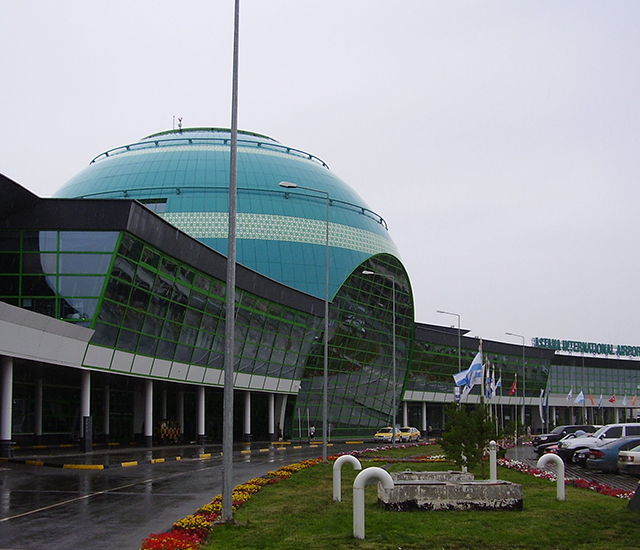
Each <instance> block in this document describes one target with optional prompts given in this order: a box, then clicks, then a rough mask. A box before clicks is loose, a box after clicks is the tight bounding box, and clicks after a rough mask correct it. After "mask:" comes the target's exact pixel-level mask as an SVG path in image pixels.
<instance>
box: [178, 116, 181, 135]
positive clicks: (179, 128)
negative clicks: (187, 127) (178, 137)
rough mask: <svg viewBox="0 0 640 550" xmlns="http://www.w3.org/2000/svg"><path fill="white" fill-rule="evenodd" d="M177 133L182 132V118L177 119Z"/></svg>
mask: <svg viewBox="0 0 640 550" xmlns="http://www.w3.org/2000/svg"><path fill="white" fill-rule="evenodd" d="M178 131H180V132H182V117H178Z"/></svg>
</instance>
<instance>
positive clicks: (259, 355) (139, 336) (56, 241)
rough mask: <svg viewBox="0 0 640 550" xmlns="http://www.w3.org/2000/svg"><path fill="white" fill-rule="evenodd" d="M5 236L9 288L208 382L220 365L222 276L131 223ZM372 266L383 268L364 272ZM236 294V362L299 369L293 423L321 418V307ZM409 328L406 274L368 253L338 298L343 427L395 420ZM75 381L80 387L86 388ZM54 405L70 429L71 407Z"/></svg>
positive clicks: (333, 411) (1, 261)
mask: <svg viewBox="0 0 640 550" xmlns="http://www.w3.org/2000/svg"><path fill="white" fill-rule="evenodd" d="M0 239H2V243H3V247H2V252H0V265H1V266H2V275H0V277H1V279H0V300H3V301H6V302H8V303H11V304H13V305H17V306H19V307H23V308H26V309H31V310H33V311H36V312H38V313H42V314H45V315H49V316H54V317H57V318H62V319H65V320H67V321H69V322H72V323H78V324H81V325H83V326H86V327H89V328H92V329H94V330H95V333H94V336H93V337H92V340H91V344H93V345H97V346H101V347H105V348H111V349H116V350H120V351H123V352H128V353H131V354H135V355H143V356H148V357H157V358H161V359H166V360H168V361H178V362H180V363H181V364H184V365H185V368H188V369H189V374H188V375H186V379H187V380H192V381H193V380H195V379H196V378H197V380H198V381H199V382H202V381H203V380H204V381H205V382H206V380H207V377H206V374H205V375H203V374H198V373H203V372H206V371H207V369H222V367H223V363H224V325H225V320H224V300H225V283H224V282H223V281H221V280H218V279H216V278H214V277H211V276H210V275H208V274H205V273H202V272H200V271H198V270H195V269H193V268H191V267H190V266H188V265H186V264H184V263H181V262H179V261H176V260H175V259H174V258H171V257H169V256H167V255H166V254H163V253H162V251H160V250H159V249H157V248H154V247H152V246H149V245H148V244H146V243H144V242H143V241H141V240H140V239H138V238H136V237H134V236H133V235H130V234H128V233H125V232H114V231H110V232H100V231H84V232H78V231H41V232H36V231H10V232H6V231H5V232H0ZM363 270H369V271H371V272H373V273H375V274H374V275H363V274H362V271H363ZM394 281H395V283H394ZM394 287H395V288H394ZM394 290H395V292H394ZM394 297H395V309H396V317H395V323H394V319H393V316H392V311H393V299H394ZM236 306H237V310H236V315H237V318H236V343H235V356H236V362H235V366H234V370H235V372H236V373H238V374H240V375H245V376H248V377H251V376H254V375H259V376H261V377H271V378H277V379H287V380H298V381H300V388H299V393H298V396H297V402H296V403H295V406H294V407H293V409H294V410H293V411H292V415H293V416H292V417H291V426H293V427H294V429H295V426H299V425H300V422H298V419H297V418H296V415H297V414H301V415H302V419H304V420H306V418H307V417H308V416H307V415H309V417H310V418H311V419H312V420H313V422H314V424H316V425H317V426H320V424H321V420H320V419H321V402H322V373H323V359H324V351H323V345H322V342H323V326H324V325H323V318H321V317H318V316H317V315H312V314H310V313H306V312H303V311H298V310H295V309H293V308H291V307H285V306H282V305H281V304H278V303H276V302H273V301H270V300H267V299H265V298H262V297H260V296H257V295H254V294H252V293H249V292H246V291H243V290H239V291H238V293H237V304H236ZM394 325H395V333H396V339H395V347H394V345H393V331H394ZM412 329H413V299H412V295H411V290H410V285H409V281H408V277H407V275H406V273H405V271H404V269H403V268H402V266H401V264H400V262H399V261H398V260H397V259H395V258H394V257H393V256H390V255H379V256H377V257H374V258H372V259H370V260H369V261H368V262H367V263H366V264H364V265H363V266H361V267H360V268H358V269H357V270H356V271H355V272H354V273H353V274H352V275H351V276H350V277H349V278H348V280H347V282H346V283H345V284H344V285H343V286H342V288H341V289H340V291H339V292H338V295H337V296H336V297H335V299H334V301H333V302H332V303H331V307H330V335H329V344H330V346H329V363H328V366H329V380H330V385H329V406H330V411H329V420H330V422H331V424H332V430H333V433H334V435H336V436H339V435H349V434H357V433H362V432H363V430H364V431H365V432H368V431H369V429H370V428H374V427H377V426H379V425H380V424H381V423H388V422H389V418H390V411H391V410H392V403H393V399H394V395H395V402H396V405H397V406H398V405H399V403H400V400H401V396H402V389H403V386H404V381H405V378H406V374H407V371H408V359H409V353H410V348H411V341H412ZM394 352H395V358H396V377H395V378H396V385H395V386H394V385H393V384H392V380H393V369H392V365H393V356H394ZM192 371H193V372H194V373H196V374H197V376H196V375H195V374H194V376H191V372H192ZM132 373H133V372H132ZM135 374H140V375H145V374H146V375H148V373H142V372H140V373H135ZM154 378H158V377H157V376H154ZM170 379H171V378H170V376H169V375H167V380H170ZM25 383H27V384H28V385H30V384H31V383H32V381H31V382H30V381H28V380H25ZM213 385H216V384H213ZM217 385H219V383H218V384H217ZM255 389H257V390H258V391H270V390H276V389H277V388H276V387H261V388H255ZM69 391H72V397H73V398H74V399H75V398H77V395H76V393H77V389H74V390H69ZM65 392H67V393H68V391H67V390H64V391H63V393H65ZM74 392H75V393H74ZM23 393H25V396H24V403H26V404H28V403H30V402H31V401H32V399H30V398H29V397H28V396H29V395H30V393H31V390H29V391H25V392H23ZM63 401H65V400H64V399H62V397H61V400H60V403H58V404H57V405H56V406H57V407H63V406H64V405H63ZM66 401H69V400H68V399H66ZM28 406H29V407H31V406H30V405H28ZM45 414H46V413H45ZM23 416H24V418H27V417H29V416H30V415H29V414H25V415H21V414H17V415H16V419H19V418H22V417H23ZM57 417H58V418H59V419H60V421H61V422H63V424H65V426H64V427H66V428H67V429H69V430H72V429H73V426H72V425H71V424H72V423H73V422H75V421H76V419H75V415H74V414H67V413H64V412H62V413H61V414H59V415H58V416H57ZM65 419H66V420H65ZM16 421H17V420H16ZM16 427H17V428H18V431H22V430H23V429H24V430H28V429H29V427H30V426H29V424H28V421H26V420H25V422H23V423H21V425H20V426H19V427H18V426H16ZM58 428H60V429H61V428H62V427H58ZM45 429H48V425H47V424H46V423H45ZM290 429H291V428H290Z"/></svg>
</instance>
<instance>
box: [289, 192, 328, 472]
mask: <svg viewBox="0 0 640 550" xmlns="http://www.w3.org/2000/svg"><path fill="white" fill-rule="evenodd" d="M279 185H280V187H284V188H286V189H305V190H307V191H312V192H314V193H321V194H323V195H325V197H326V203H327V207H326V223H325V259H324V268H325V269H324V279H325V280H324V360H323V369H322V461H323V462H326V461H327V433H328V411H327V409H328V403H327V393H328V391H329V206H330V204H331V198H330V197H329V192H328V191H324V190H322V189H315V188H313V187H305V186H304V185H298V184H297V183H292V182H289V181H281V182H280V183H279Z"/></svg>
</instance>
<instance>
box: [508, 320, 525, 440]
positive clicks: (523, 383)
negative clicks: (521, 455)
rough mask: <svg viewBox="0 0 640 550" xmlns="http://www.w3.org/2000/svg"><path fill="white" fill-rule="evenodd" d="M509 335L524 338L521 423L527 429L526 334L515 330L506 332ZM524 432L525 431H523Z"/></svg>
mask: <svg viewBox="0 0 640 550" xmlns="http://www.w3.org/2000/svg"><path fill="white" fill-rule="evenodd" d="M505 334H506V335H508V336H516V337H517V338H522V416H521V423H522V429H523V430H524V429H525V426H524V424H525V394H526V391H527V383H526V372H525V347H524V336H522V334H516V333H515V332H505ZM523 434H524V431H523Z"/></svg>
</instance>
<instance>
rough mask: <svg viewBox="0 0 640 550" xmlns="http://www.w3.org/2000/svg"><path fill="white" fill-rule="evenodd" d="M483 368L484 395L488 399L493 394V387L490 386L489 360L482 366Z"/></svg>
mask: <svg viewBox="0 0 640 550" xmlns="http://www.w3.org/2000/svg"><path fill="white" fill-rule="evenodd" d="M484 370H485V375H484V396H485V398H486V399H487V400H490V399H491V396H492V395H493V389H492V387H491V368H490V363H489V361H487V364H486V365H485V366H484Z"/></svg>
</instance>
